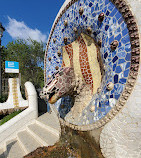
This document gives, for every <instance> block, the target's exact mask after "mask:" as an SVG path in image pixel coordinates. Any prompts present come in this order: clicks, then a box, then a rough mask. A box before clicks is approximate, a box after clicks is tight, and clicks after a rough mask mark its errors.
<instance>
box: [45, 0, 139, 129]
mask: <svg viewBox="0 0 141 158" xmlns="http://www.w3.org/2000/svg"><path fill="white" fill-rule="evenodd" d="M84 36H85V37H84ZM86 39H88V40H86ZM88 41H90V43H89V42H88ZM92 41H94V43H95V44H93V42H92ZM76 43H77V45H76ZM91 45H93V47H92V46H91ZM97 46H98V47H99V51H98V52H99V54H100V60H101V63H102V64H99V66H96V62H97V61H96V60H95V59H94V55H95V54H96V53H94V52H97V51H96V47H97ZM82 48H83V50H82ZM67 58H68V60H67ZM68 61H69V62H68ZM98 61H99V60H98ZM139 61H140V48H139V34H138V29H137V24H136V21H135V19H134V16H133V15H132V12H131V11H130V8H129V7H128V5H127V4H126V3H125V1H123V0H113V1H110V0H78V1H77V0H71V1H69V2H68V4H67V5H66V6H65V7H64V8H63V10H62V11H61V13H60V14H59V16H58V17H57V19H56V21H55V23H54V25H53V28H52V30H51V33H50V36H49V40H48V44H47V50H46V53H45V82H47V81H48V80H49V79H50V76H52V75H53V74H54V72H55V71H56V70H58V69H60V68H61V67H62V66H71V67H74V68H75V66H74V65H76V68H75V70H76V71H78V69H80V71H79V72H81V74H82V77H83V79H84V80H85V82H87V83H88V84H90V85H91V88H92V89H93V97H92V99H91V100H90V102H89V103H88V104H87V106H85V108H84V109H83V110H82V111H81V114H80V115H79V117H77V119H76V120H75V121H71V119H69V117H70V115H69V112H70V110H71V104H72V100H71V98H70V97H69V96H67V97H63V98H62V99H61V100H59V101H57V103H55V105H56V106H57V107H58V112H59V113H60V117H61V121H63V122H64V123H65V124H66V125H69V126H70V127H72V128H74V129H78V130H92V129H94V128H99V127H101V126H103V125H104V124H105V123H107V122H108V121H109V120H110V119H112V118H113V117H114V116H115V115H116V114H117V113H118V112H119V110H120V109H121V108H122V107H123V106H124V105H125V103H126V101H127V99H128V96H129V95H130V93H131V91H132V89H133V86H134V83H135V80H136V78H137V74H138V68H139ZM68 63H69V64H68ZM98 67H99V68H100V70H98V69H99V68H98ZM85 69H86V70H85ZM103 71H104V73H103ZM100 73H101V75H100ZM98 74H99V75H98ZM99 81H100V83H99ZM82 104H83V103H82Z"/></svg>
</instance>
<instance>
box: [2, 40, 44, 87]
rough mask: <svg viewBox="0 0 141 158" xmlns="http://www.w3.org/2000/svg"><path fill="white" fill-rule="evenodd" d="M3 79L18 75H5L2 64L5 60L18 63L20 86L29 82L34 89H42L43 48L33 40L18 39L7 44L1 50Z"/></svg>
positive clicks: (41, 44)
mask: <svg viewBox="0 0 141 158" xmlns="http://www.w3.org/2000/svg"><path fill="white" fill-rule="evenodd" d="M2 54H3V56H2V59H3V62H2V67H3V77H5V78H9V77H18V74H5V73H4V63H5V60H8V61H17V62H19V69H20V73H21V86H22V88H23V87H24V83H25V82H27V81H31V82H32V83H33V84H34V86H35V88H42V87H43V78H44V72H43V60H44V46H43V43H39V42H37V41H35V40H31V39H29V40H28V41H26V40H22V39H18V40H15V41H12V42H9V43H8V44H7V48H4V49H3V53H2Z"/></svg>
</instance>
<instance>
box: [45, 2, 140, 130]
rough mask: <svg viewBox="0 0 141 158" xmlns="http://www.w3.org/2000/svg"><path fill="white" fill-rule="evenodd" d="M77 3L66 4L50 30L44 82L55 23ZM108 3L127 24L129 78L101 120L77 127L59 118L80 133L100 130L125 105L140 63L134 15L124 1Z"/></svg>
mask: <svg viewBox="0 0 141 158" xmlns="http://www.w3.org/2000/svg"><path fill="white" fill-rule="evenodd" d="M77 1H78V0H71V1H70V2H68V4H66V6H65V7H64V9H63V10H62V11H61V12H60V14H59V16H58V18H57V19H56V20H55V22H54V24H53V27H52V30H51V33H50V36H49V39H48V43H47V46H46V52H45V58H44V67H45V69H44V80H45V82H46V80H47V77H46V63H47V62H46V60H47V52H48V48H49V43H50V41H51V38H52V35H53V32H54V29H55V27H56V25H57V23H58V22H59V20H60V18H61V17H62V15H63V14H64V13H65V12H66V10H67V9H68V8H69V7H70V6H71V5H72V4H74V3H75V2H77ZM110 1H111V2H112V3H113V4H114V5H115V7H116V8H117V9H118V10H119V12H120V13H121V14H122V17H123V18H124V22H125V23H126V24H127V28H128V31H129V36H130V42H131V66H130V72H129V76H128V79H127V82H126V86H125V89H124V90H123V92H122V94H121V96H120V98H119V99H118V102H117V104H116V105H115V107H113V108H112V109H111V110H110V112H109V113H108V114H107V115H106V116H104V117H103V118H102V119H101V120H99V121H97V122H95V123H94V124H89V125H81V126H79V125H74V124H71V123H69V122H66V121H64V120H63V119H61V118H60V121H61V123H63V124H65V125H67V126H69V127H71V128H73V129H76V130H81V131H86V130H92V129H96V128H100V127H102V126H104V125H105V124H106V123H107V122H109V121H110V120H111V119H112V118H113V117H114V116H115V115H116V114H117V113H118V112H119V111H120V110H121V109H122V107H123V106H124V105H125V103H126V101H127V99H128V97H129V95H130V94H131V92H132V90H133V88H134V85H135V81H136V79H137V75H138V70H139V63H140V42H139V33H138V27H137V23H136V19H135V17H134V15H133V14H132V11H131V10H130V7H129V6H128V4H127V2H125V1H124V0H110Z"/></svg>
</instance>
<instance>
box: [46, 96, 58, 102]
mask: <svg viewBox="0 0 141 158" xmlns="http://www.w3.org/2000/svg"><path fill="white" fill-rule="evenodd" d="M57 100H58V97H57V95H56V94H54V95H53V96H52V97H51V98H50V99H49V100H48V102H49V103H50V104H54V103H55V102H56V101H57Z"/></svg>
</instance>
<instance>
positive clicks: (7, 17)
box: [0, 0, 65, 46]
mask: <svg viewBox="0 0 141 158" xmlns="http://www.w3.org/2000/svg"><path fill="white" fill-rule="evenodd" d="M64 1H65V0H0V22H1V23H2V25H3V26H4V27H5V29H6V30H5V32H4V34H3V37H2V45H4V46H6V45H7V44H8V42H11V41H12V40H15V39H17V38H21V39H28V38H29V37H30V38H31V39H34V40H37V41H38V42H40V41H42V42H43V43H47V39H48V36H49V33H50V30H51V27H52V24H53V22H54V20H55V17H56V16H57V13H58V11H59V10H60V8H61V6H62V5H63V3H64Z"/></svg>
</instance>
